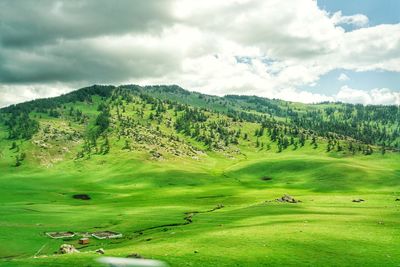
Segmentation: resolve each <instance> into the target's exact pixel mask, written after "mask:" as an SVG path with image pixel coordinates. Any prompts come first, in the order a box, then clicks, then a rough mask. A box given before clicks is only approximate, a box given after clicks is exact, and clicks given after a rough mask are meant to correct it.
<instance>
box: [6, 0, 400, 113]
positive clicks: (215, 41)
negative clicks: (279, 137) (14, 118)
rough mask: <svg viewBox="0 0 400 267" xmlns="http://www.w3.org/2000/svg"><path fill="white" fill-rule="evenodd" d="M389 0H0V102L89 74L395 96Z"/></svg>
mask: <svg viewBox="0 0 400 267" xmlns="http://www.w3.org/2000/svg"><path fill="white" fill-rule="evenodd" d="M399 10H400V1H398V0H380V1H376V0H352V1H348V0H318V1H315V0H290V1H282V0H224V1H216V0H202V1H197V0H118V1H108V0H92V1H91V0H85V1H74V0H60V1H46V0H2V1H0V106H6V105H9V104H13V103H17V102H21V101H25V100H28V99H34V98H38V97H49V96H55V95H58V94H61V93H64V92H68V91H71V90H74V89H77V88H80V87H83V86H87V85H91V84H114V85H119V84H127V83H135V84H142V85H144V84H178V85H180V86H182V87H183V88H186V89H189V90H193V91H199V92H203V93H208V94H216V95H224V94H251V95H259V96H265V97H269V98H281V99H285V100H291V101H301V102H319V101H326V100H329V101H343V102H351V103H363V104H397V105H399V104H400V12H399Z"/></svg>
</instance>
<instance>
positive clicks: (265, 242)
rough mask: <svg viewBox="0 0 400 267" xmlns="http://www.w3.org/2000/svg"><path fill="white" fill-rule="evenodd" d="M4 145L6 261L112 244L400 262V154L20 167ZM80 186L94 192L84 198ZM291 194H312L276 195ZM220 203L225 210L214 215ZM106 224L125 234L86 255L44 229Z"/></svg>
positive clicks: (186, 260) (158, 252)
mask: <svg viewBox="0 0 400 267" xmlns="http://www.w3.org/2000/svg"><path fill="white" fill-rule="evenodd" d="M3 147H4V146H3ZM1 153H2V160H1V165H0V166H1V173H0V218H1V219H0V258H1V261H0V265H4V266H95V265H96V261H95V260H96V258H97V257H98V255H97V254H95V253H94V250H96V249H97V248H100V247H102V248H104V249H105V251H106V255H108V256H110V255H112V256H121V257H126V256H127V255H129V254H132V253H139V254H141V255H143V256H145V257H147V258H155V259H161V260H164V261H166V262H168V263H169V264H170V265H171V266H264V265H265V266H269V265H293V266H295V265H296V266H299V265H303V266H304V265H305V266H327V265H331V266H399V265H400V243H399V240H400V221H399V219H400V202H399V201H395V199H396V198H397V197H400V163H399V162H400V157H399V156H398V155H394V154H391V153H388V154H386V155H385V156H382V155H377V154H374V155H372V156H368V157H367V156H357V157H343V156H339V155H336V156H335V155H330V156H329V155H328V154H325V153H316V152H315V151H314V150H313V151H310V153H308V152H307V149H304V150H302V151H286V152H284V153H275V152H272V151H270V152H260V153H254V152H253V153H247V159H245V158H242V157H238V158H236V159H228V158H224V157H221V156H217V155H210V156H208V157H203V158H202V159H201V160H199V161H196V160H192V159H186V158H176V159H168V160H164V161H150V160H146V159H145V158H146V157H145V155H143V154H140V153H128V152H120V151H118V153H113V151H111V153H110V154H108V155H106V156H93V157H92V158H91V159H90V160H82V161H75V162H74V161H63V162H61V163H58V164H55V165H54V166H52V167H50V168H45V167H39V166H36V165H35V164H34V161H27V162H26V164H23V165H22V166H21V167H19V168H15V167H11V164H10V162H11V161H12V159H11V158H10V155H9V152H8V151H7V149H6V148H4V149H2V151H1ZM263 176H268V177H271V178H272V180H270V181H262V180H261V179H260V178H261V177H263ZM77 193H85V194H89V195H90V196H91V197H92V200H90V201H82V200H76V199H73V198H72V195H73V194H77ZM285 193H287V194H290V195H292V196H294V197H295V198H297V199H300V200H301V201H302V202H301V203H297V204H289V203H279V202H276V201H274V200H275V199H276V198H278V197H281V196H282V195H283V194H285ZM356 198H362V199H364V200H366V201H365V202H363V203H353V202H352V200H353V199H356ZM218 204H223V205H224V208H222V209H218V210H215V211H212V212H207V211H210V210H211V209H213V208H214V207H216V206H217V205H218ZM193 211H198V212H201V213H197V214H194V215H193V223H191V224H186V225H181V226H165V227H159V228H155V229H150V230H144V229H146V228H151V227H155V226H162V225H167V224H176V223H184V222H185V220H184V217H185V213H186V212H193ZM97 230H115V231H118V232H122V233H123V234H124V237H123V238H122V239H116V240H107V241H97V240H91V243H90V245H89V246H88V247H85V248H82V249H81V251H82V252H84V253H80V254H74V255H65V256H64V255H54V252H56V251H57V249H58V247H59V246H60V244H62V243H71V244H74V245H75V246H76V247H78V248H80V245H78V242H77V240H76V239H74V240H70V241H62V240H52V239H50V238H48V237H46V236H45V235H44V232H47V231H76V232H86V231H89V232H91V231H97ZM141 230H142V231H141ZM138 231H141V232H142V234H139V233H138ZM35 255H36V256H37V257H34V256H35Z"/></svg>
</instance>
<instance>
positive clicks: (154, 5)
mask: <svg viewBox="0 0 400 267" xmlns="http://www.w3.org/2000/svg"><path fill="white" fill-rule="evenodd" d="M169 5H170V1H167V0H146V1H142V0H119V1H108V0H84V1H78V0H64V1H50V0H24V1H22V0H5V1H1V2H0V32H1V35H0V41H1V43H2V45H3V46H4V47H15V46H32V45H39V44H44V43H49V42H55V41H57V40H60V39H61V40H63V39H67V40H68V39H81V38H88V37H94V36H99V35H115V34H123V33H127V32H148V31H156V30H160V29H161V28H162V27H163V26H168V25H169V24H170V23H171V22H172V20H173V19H172V16H171V14H170V13H169V11H170V10H171V9H170V8H169Z"/></svg>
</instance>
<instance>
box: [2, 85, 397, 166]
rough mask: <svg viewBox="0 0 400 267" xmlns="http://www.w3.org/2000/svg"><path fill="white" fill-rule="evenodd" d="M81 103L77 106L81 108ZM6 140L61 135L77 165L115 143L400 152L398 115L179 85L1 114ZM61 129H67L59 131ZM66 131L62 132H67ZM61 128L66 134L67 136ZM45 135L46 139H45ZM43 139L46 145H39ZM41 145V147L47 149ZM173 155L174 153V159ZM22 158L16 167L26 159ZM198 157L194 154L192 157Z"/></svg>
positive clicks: (41, 103)
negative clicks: (216, 93) (203, 91)
mask: <svg viewBox="0 0 400 267" xmlns="http://www.w3.org/2000/svg"><path fill="white" fill-rule="evenodd" d="M77 104H78V105H77ZM0 114H1V115H0V118H1V123H2V124H3V125H4V127H5V129H6V131H7V139H9V140H14V142H13V143H12V147H11V148H10V149H12V150H14V149H17V147H18V144H17V142H15V141H17V140H29V139H32V138H34V137H35V136H36V139H38V136H42V139H44V140H45V141H50V140H51V138H49V137H48V135H49V134H51V133H52V132H53V133H54V132H57V131H62V132H61V133H62V135H60V136H59V137H60V138H64V139H65V141H66V142H71V144H74V146H75V147H76V149H77V151H76V155H75V159H78V158H84V157H90V155H91V154H93V153H95V154H107V153H108V152H109V150H110V147H111V146H112V145H111V142H110V138H114V137H115V138H116V140H117V141H120V140H121V139H122V142H123V146H122V148H121V149H132V148H133V147H135V146H136V147H141V148H142V149H147V148H146V147H149V146H153V149H152V151H153V150H154V151H153V154H155V155H161V153H160V152H157V147H155V146H154V145H155V144H154V142H155V140H157V139H160V140H162V141H160V142H162V143H163V144H164V147H168V146H171V145H172V144H173V145H174V147H173V148H169V149H167V150H168V151H169V152H168V153H170V154H171V153H172V154H176V155H178V154H191V155H192V154H195V153H194V152H193V151H229V153H236V154H240V153H241V150H243V147H244V148H248V149H253V150H271V149H272V150H276V152H278V153H280V152H283V151H285V150H287V149H291V150H297V149H301V148H302V147H304V146H305V145H306V144H307V145H309V146H312V148H313V149H317V148H320V149H321V147H323V150H325V151H326V152H327V153H329V152H335V153H343V154H352V155H354V154H364V155H371V154H372V153H382V154H385V153H386V152H387V151H399V149H400V108H399V107H398V106H363V105H353V104H343V103H320V104H308V105H307V104H300V103H293V102H286V101H282V100H276V99H266V98H261V97H256V96H237V95H227V96H224V97H217V96H211V95H204V94H200V93H196V92H189V91H186V90H184V89H182V88H180V87H179V86H176V85H172V86H165V85H162V86H145V87H141V86H138V85H123V86H118V87H116V86H101V85H93V86H90V87H86V88H82V89H79V90H77V91H73V92H71V93H68V94H65V95H62V96H59V97H55V98H47V99H38V100H33V101H30V102H26V103H22V104H17V105H12V106H9V107H6V108H3V109H1V113H0ZM61 122H63V123H64V124H63V125H64V126H65V127H64V128H63V127H60V126H59V125H58V126H57V124H59V123H61ZM62 128H63V129H62ZM61 129H62V130H61ZM46 136H47V137H46ZM39 139H40V138H39ZM45 141H43V140H35V144H40V143H41V146H42V147H41V148H42V149H43V147H45V146H46V144H44V142H45ZM171 151H174V152H171ZM18 152H19V153H17V154H16V163H15V165H16V166H19V165H20V164H21V162H22V161H23V160H24V159H25V157H26V152H25V151H19V149H18ZM192 156H193V155H192Z"/></svg>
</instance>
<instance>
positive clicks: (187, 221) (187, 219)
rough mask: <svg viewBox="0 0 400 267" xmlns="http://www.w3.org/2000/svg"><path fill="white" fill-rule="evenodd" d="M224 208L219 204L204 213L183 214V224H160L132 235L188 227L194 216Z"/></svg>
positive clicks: (190, 212)
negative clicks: (167, 228)
mask: <svg viewBox="0 0 400 267" xmlns="http://www.w3.org/2000/svg"><path fill="white" fill-rule="evenodd" d="M223 207H224V205H222V204H219V205H217V206H215V207H214V208H212V209H210V210H206V211H189V212H185V213H184V214H185V217H184V218H183V219H184V222H182V223H170V224H162V225H157V226H152V227H147V228H143V229H140V230H136V231H134V232H133V233H134V234H138V235H143V233H144V232H145V231H149V230H154V229H159V228H165V227H178V226H184V225H188V224H191V223H193V217H194V216H195V215H196V214H201V213H208V212H213V211H216V210H219V209H222V208H223Z"/></svg>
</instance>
